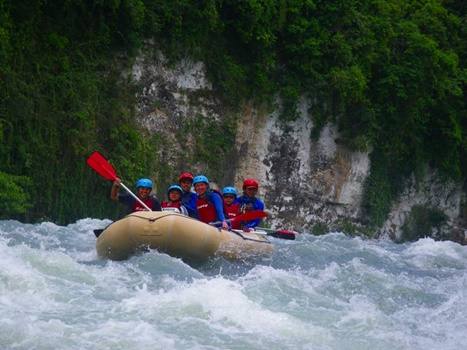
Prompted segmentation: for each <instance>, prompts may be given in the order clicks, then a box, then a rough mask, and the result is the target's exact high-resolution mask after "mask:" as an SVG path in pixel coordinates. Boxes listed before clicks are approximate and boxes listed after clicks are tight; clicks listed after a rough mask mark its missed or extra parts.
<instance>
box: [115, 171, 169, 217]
mask: <svg viewBox="0 0 467 350" xmlns="http://www.w3.org/2000/svg"><path fill="white" fill-rule="evenodd" d="M119 189H120V179H119V178H117V179H116V180H115V181H114V182H113V184H112V189H111V191H110V198H111V199H112V200H113V201H118V202H120V203H123V204H125V205H126V206H127V207H128V210H129V212H134V211H142V210H146V208H144V206H142V205H141V203H140V202H138V201H137V200H136V199H135V198H133V197H132V196H131V195H130V194H128V193H119ZM136 191H137V192H136V195H137V196H138V198H139V199H140V200H141V201H142V202H143V203H144V204H146V205H147V206H148V207H149V209H151V210H153V211H161V204H160V202H159V200H158V199H157V197H156V196H155V195H153V194H151V191H152V181H151V180H150V179H146V178H143V179H139V180H138V181H136Z"/></svg>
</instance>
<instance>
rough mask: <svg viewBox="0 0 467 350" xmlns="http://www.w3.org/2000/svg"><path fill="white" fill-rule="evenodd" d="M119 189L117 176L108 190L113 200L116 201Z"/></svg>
mask: <svg viewBox="0 0 467 350" xmlns="http://www.w3.org/2000/svg"><path fill="white" fill-rule="evenodd" d="M119 190H120V179H119V178H118V177H117V178H116V179H115V181H114V182H113V183H112V188H111V190H110V199H111V200H113V201H118V192H119Z"/></svg>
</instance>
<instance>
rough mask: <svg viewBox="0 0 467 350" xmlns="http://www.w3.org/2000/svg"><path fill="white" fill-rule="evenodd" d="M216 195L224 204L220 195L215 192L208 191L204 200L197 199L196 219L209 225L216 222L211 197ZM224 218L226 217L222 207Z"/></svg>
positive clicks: (214, 208)
mask: <svg viewBox="0 0 467 350" xmlns="http://www.w3.org/2000/svg"><path fill="white" fill-rule="evenodd" d="M214 193H217V194H218V195H219V196H220V200H221V202H222V203H224V200H223V199H222V195H221V193H220V192H219V191H217V190H208V191H207V192H206V195H205V196H204V198H200V197H198V199H197V200H196V209H197V210H198V219H199V220H200V221H202V222H205V223H210V222H213V221H216V220H217V212H216V207H215V206H214V203H213V201H212V196H213V195H214ZM223 211H224V216H226V212H225V206H223Z"/></svg>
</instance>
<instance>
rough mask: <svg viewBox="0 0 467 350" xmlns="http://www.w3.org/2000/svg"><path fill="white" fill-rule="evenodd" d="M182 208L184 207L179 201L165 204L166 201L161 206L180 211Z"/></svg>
mask: <svg viewBox="0 0 467 350" xmlns="http://www.w3.org/2000/svg"><path fill="white" fill-rule="evenodd" d="M181 206H182V202H181V201H178V202H165V201H164V202H162V204H161V207H162V208H177V209H180V207H181Z"/></svg>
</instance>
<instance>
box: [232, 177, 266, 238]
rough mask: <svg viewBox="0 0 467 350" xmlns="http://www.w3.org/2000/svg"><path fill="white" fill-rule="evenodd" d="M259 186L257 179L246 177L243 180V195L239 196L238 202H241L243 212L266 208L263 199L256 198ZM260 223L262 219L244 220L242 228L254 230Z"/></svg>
mask: <svg viewBox="0 0 467 350" xmlns="http://www.w3.org/2000/svg"><path fill="white" fill-rule="evenodd" d="M258 188H259V183H258V181H256V180H255V179H245V181H243V195H242V196H240V197H238V198H237V202H238V203H239V204H240V212H241V213H246V212H248V211H252V210H264V203H263V201H261V200H260V199H258V198H256V193H258ZM260 223H261V219H255V220H251V221H243V222H242V228H243V230H244V231H253V230H254V229H255V227H256V226H258V225H259V224H260Z"/></svg>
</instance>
